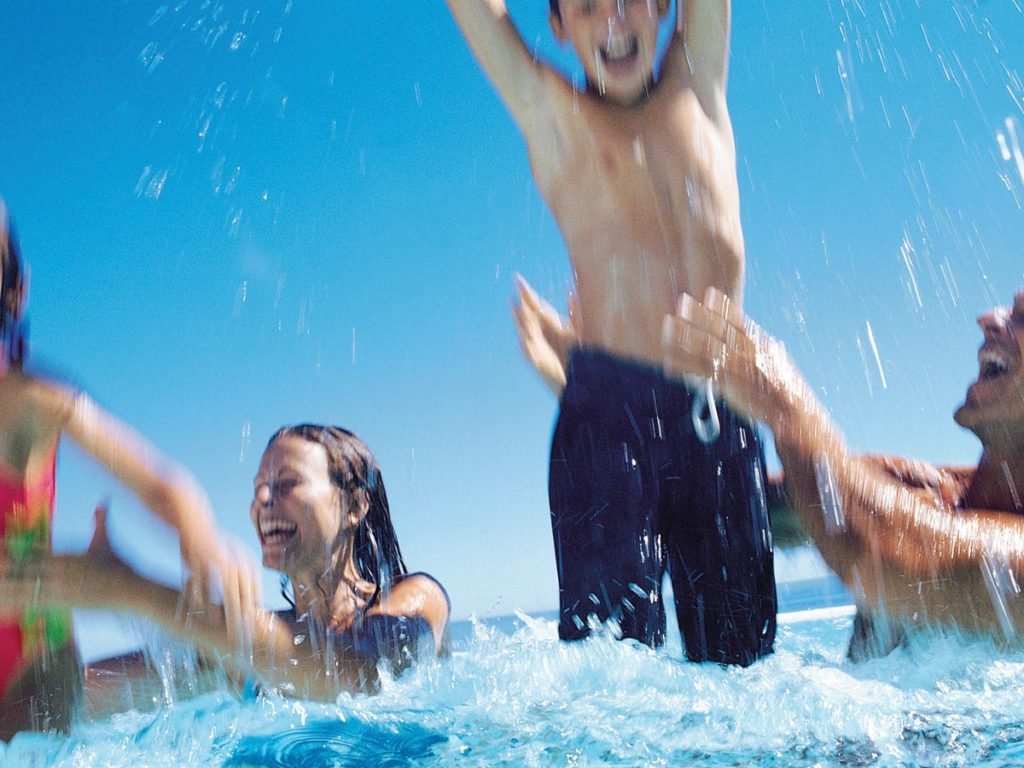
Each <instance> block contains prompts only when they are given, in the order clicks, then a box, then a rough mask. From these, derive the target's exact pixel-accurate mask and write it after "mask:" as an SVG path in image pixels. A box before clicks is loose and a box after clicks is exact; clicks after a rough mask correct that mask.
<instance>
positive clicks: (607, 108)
mask: <svg viewBox="0 0 1024 768" xmlns="http://www.w3.org/2000/svg"><path fill="white" fill-rule="evenodd" d="M563 93H564V95H562V96H560V97H559V98H557V99H556V100H555V101H556V104H555V106H554V108H553V110H552V119H551V121H550V133H549V135H548V136H543V135H541V136H540V137H538V139H535V140H534V141H531V142H530V157H531V165H532V167H533V171H534V176H535V178H536V181H537V184H538V186H539V187H540V190H541V193H542V194H543V195H544V197H545V199H546V200H547V202H548V204H549V205H550V207H551V209H552V211H553V213H554V215H555V218H556V220H557V221H558V224H559V228H560V229H561V232H562V236H563V237H564V238H565V241H566V245H567V246H568V248H569V256H570V259H571V261H572V267H573V272H574V276H575V280H576V287H577V291H578V294H579V301H580V308H581V315H582V317H581V318H580V334H581V342H582V343H583V344H584V345H586V346H594V347H599V348H601V349H604V350H606V351H608V352H611V353H613V354H615V355H617V356H620V357H624V358H628V359H635V360H640V361H643V362H646V363H651V364H654V365H657V366H659V367H660V365H661V358H662V354H661V323H662V317H663V316H664V314H665V313H667V312H673V311H675V306H676V302H677V299H678V296H679V294H680V293H682V292H684V291H685V292H688V293H691V294H694V295H696V296H698V297H700V296H702V295H703V293H704V290H705V289H706V288H707V287H709V286H714V287H716V288H718V289H720V290H722V291H723V292H724V293H726V294H727V295H730V296H733V297H734V298H736V300H742V282H743V236H742V231H741V228H740V217H739V192H738V188H737V180H736V163H735V150H734V148H733V142H732V134H731V128H730V127H729V125H728V120H727V118H726V121H725V122H726V124H725V125H724V126H723V125H717V124H715V123H714V122H712V121H711V120H710V119H709V118H708V116H707V115H706V113H705V111H704V110H703V109H702V107H701V105H700V103H699V101H698V99H697V97H696V95H695V94H694V93H693V91H692V90H689V89H679V88H676V89H674V90H672V91H669V90H666V89H661V88H658V87H656V88H655V89H654V90H653V93H652V94H651V96H650V97H649V98H648V99H647V100H645V101H644V102H643V103H642V104H641V105H638V106H636V107H628V108H627V107H619V106H616V105H613V104H609V103H608V102H606V101H603V100H602V99H600V98H598V97H596V96H594V95H591V94H585V93H575V92H572V91H571V90H570V89H568V88H566V89H565V91H564V92H563ZM557 102H561V103H557Z"/></svg>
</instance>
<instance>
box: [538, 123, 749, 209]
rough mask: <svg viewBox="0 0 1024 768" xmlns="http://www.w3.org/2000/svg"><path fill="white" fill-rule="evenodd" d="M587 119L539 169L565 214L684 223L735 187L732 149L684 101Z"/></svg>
mask: <svg viewBox="0 0 1024 768" xmlns="http://www.w3.org/2000/svg"><path fill="white" fill-rule="evenodd" d="M579 117H580V120H579V122H578V123H577V124H570V125H568V126H565V127H564V128H563V129H562V130H560V131H559V133H560V135H559V137H558V139H557V140H556V141H555V142H554V143H553V146H554V147H555V149H554V150H552V152H551V155H550V157H548V158H546V159H543V163H542V165H543V167H535V172H536V175H537V180H538V183H539V185H540V187H541V191H542V193H543V194H544V195H545V197H546V198H547V200H548V202H549V203H550V204H551V206H552V209H553V210H554V212H555V215H556V217H558V218H559V219H560V220H563V219H565V220H572V219H574V218H577V217H584V218H586V219H588V220H592V219H593V217H595V216H601V215H613V216H616V217H620V216H623V215H626V216H628V217H630V220H631V221H633V222H634V223H637V224H640V223H643V222H644V221H645V220H646V219H648V218H656V219H657V220H659V221H660V222H662V223H664V222H665V221H666V218H668V219H670V220H672V221H677V222H678V223H684V222H685V220H686V219H687V218H690V217H692V216H695V215H701V211H702V209H706V208H708V207H709V206H711V207H715V208H717V207H718V206H719V205H721V204H722V202H723V200H724V199H725V198H724V197H723V191H727V190H729V189H731V188H732V187H734V186H735V162H734V160H733V157H732V155H731V151H730V152H729V153H728V156H726V151H725V150H724V148H723V143H722V141H721V139H720V137H719V136H718V134H717V133H716V132H715V130H714V128H713V126H711V125H710V123H708V121H707V120H706V118H705V117H704V115H703V113H702V112H696V111H694V110H688V109H686V108H685V105H683V106H679V107H678V108H677V109H674V110H668V109H663V110H661V111H657V112H656V111H653V110H652V111H650V112H644V113H641V114H640V115H638V116H635V117H632V119H611V118H609V117H607V116H605V115H600V116H592V117H591V118H590V119H586V117H585V116H584V115H580V116H579ZM535 165H537V163H535ZM563 223H564V222H563Z"/></svg>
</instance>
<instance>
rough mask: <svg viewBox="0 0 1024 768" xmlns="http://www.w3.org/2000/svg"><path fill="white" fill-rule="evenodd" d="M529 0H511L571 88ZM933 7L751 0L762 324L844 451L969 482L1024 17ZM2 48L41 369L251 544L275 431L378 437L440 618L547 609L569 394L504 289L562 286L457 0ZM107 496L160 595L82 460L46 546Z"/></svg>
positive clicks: (254, 9)
mask: <svg viewBox="0 0 1024 768" xmlns="http://www.w3.org/2000/svg"><path fill="white" fill-rule="evenodd" d="M546 5H547V4H546V3H544V2H542V1H541V0H515V1H514V2H511V3H510V8H511V10H512V13H513V15H514V17H515V19H516V20H517V22H518V23H519V24H520V27H521V29H522V31H523V34H524V37H525V39H527V40H528V41H530V43H531V44H535V45H536V47H537V49H538V52H539V53H540V55H542V56H544V57H546V58H548V59H550V60H553V61H556V62H559V63H560V64H561V65H562V66H565V67H568V68H571V67H573V66H574V65H573V62H572V60H571V58H570V57H568V56H567V55H566V53H565V52H564V51H561V50H560V49H559V48H558V47H557V45H556V44H555V42H554V40H553V39H552V37H551V34H550V32H549V31H548V29H547V23H546ZM920 5H921V6H923V7H919V4H918V3H917V2H911V1H910V0H879V1H875V2H852V1H849V2H847V1H844V0H806V1H805V2H799V3H794V2H791V0H763V1H762V2H746V1H744V2H742V3H737V5H736V8H735V10H734V34H733V54H732V64H731V78H730V90H729V102H730V109H731V113H732V117H733V122H734V128H735V132H736V138H737V146H738V154H739V162H738V165H739V168H738V171H739V178H740V184H741V195H742V201H743V221H744V227H745V234H746V241H747V258H748V287H747V309H748V311H749V313H750V314H751V315H752V316H753V317H754V318H755V319H756V320H758V322H760V323H761V324H762V325H764V326H765V327H766V328H768V329H769V330H770V331H772V332H773V333H775V334H776V335H778V336H780V337H781V338H783V339H784V340H785V342H786V344H787V346H788V348H789V349H790V351H791V353H792V354H793V356H794V357H795V358H796V359H797V361H798V363H799V364H800V366H801V367H802V368H803V369H804V371H805V372H806V374H807V375H808V377H809V379H810V380H811V382H812V383H813V384H814V386H815V388H816V389H817V391H818V392H819V394H820V396H821V397H822V399H823V400H824V401H825V402H826V403H827V404H828V405H829V406H830V407H831V408H832V410H833V413H834V414H835V416H836V418H837V420H838V421H839V423H840V424H841V425H842V426H843V428H844V430H845V432H846V434H847V436H848V438H849V440H850V442H851V443H852V444H853V445H854V446H855V447H857V448H860V449H865V450H868V449H870V450H876V451H898V452H902V453H908V454H912V455H916V456H921V457H924V458H927V459H931V460H935V461H948V462H954V463H959V462H970V461H973V460H974V459H975V458H976V456H977V447H976V443H975V442H974V441H973V440H972V438H971V437H970V436H969V435H966V434H963V433H961V432H959V430H958V429H957V428H956V427H955V425H954V424H953V422H952V419H951V418H950V414H951V413H952V410H953V408H954V407H955V406H956V405H957V404H958V403H959V402H961V400H962V397H963V394H964V391H965V388H966V385H967V383H968V381H969V380H971V379H972V378H973V377H974V375H975V372H976V364H975V350H976V348H977V346H978V344H979V343H980V334H979V333H978V332H977V330H976V329H975V327H974V325H973V318H974V316H975V315H976V314H977V313H978V312H979V311H981V310H982V309H984V308H986V307H988V306H990V305H992V304H994V303H1006V302H1007V300H1008V299H1009V298H1010V297H1011V295H1012V292H1013V290H1014V289H1015V288H1016V287H1018V286H1020V285H1022V284H1024V259H1022V258H1021V253H1020V243H1021V241H1022V235H1024V219H1022V216H1021V204H1022V201H1024V177H1022V170H1024V163H1022V164H1021V165H1020V166H1018V163H1017V162H1015V160H1014V157H1013V153H1014V148H1015V146H1016V144H1017V142H1018V138H1017V137H1018V136H1020V138H1024V135H1021V134H1024V116H1022V113H1021V104H1022V103H1024V86H1022V82H1021V78H1020V75H1019V72H1018V69H1019V66H1020V63H1021V53H1020V49H1019V41H1020V40H1022V39H1024V19H1022V13H1021V10H1020V8H1019V7H1018V6H1017V5H1016V4H1015V3H1014V2H1013V1H1012V0H977V1H976V2H975V1H968V0H949V2H941V3H923V4H920ZM0 29H3V30H5V41H4V44H3V45H2V46H0V87H2V89H3V90H2V94H3V104H4V108H3V109H2V110H0V195H3V197H4V198H5V199H6V200H7V202H8V204H9V206H10V208H11V210H12V212H13V214H14V216H15V219H16V222H17V225H18V227H19V231H20V235H21V239H22V245H23V250H24V253H25V255H26V257H27V259H28V260H29V262H30V265H31V270H32V272H31V292H32V295H31V305H30V320H31V341H32V355H33V357H34V360H35V361H36V363H37V364H38V365H40V366H42V367H44V368H45V369H46V370H49V371H51V372H52V373H54V374H55V375H58V376H60V377H62V378H65V379H67V380H70V381H72V382H74V383H75V384H76V385H78V386H81V387H83V388H85V389H87V390H88V391H89V392H90V393H91V394H92V395H93V396H94V397H95V398H96V399H97V400H98V401H99V402H100V403H101V404H103V405H104V406H106V407H107V408H109V409H110V410H112V411H113V412H115V413H116V414H118V415H119V416H121V417H122V418H124V419H126V420H127V421H129V422H130V423H132V424H133V425H135V426H136V427H137V428H139V429H140V430H141V431H142V432H143V433H145V434H146V435H147V436H148V437H149V438H150V439H151V440H152V441H153V442H154V443H156V444H157V445H158V446H159V447H160V448H161V449H162V450H163V451H165V452H166V453H168V454H170V455H171V456H174V457H176V458H177V459H179V460H180V461H182V462H183V463H185V464H186V465H187V466H189V467H190V468H191V469H192V470H193V472H194V473H195V474H196V476H197V477H198V478H199V480H200V482H201V483H202V484H203V486H204V487H205V488H206V489H207V491H208V493H209V495H210V498H211V500H212V502H213V505H214V508H215V510H216V514H217V517H218V520H219V522H220V523H221V524H222V525H223V526H224V527H225V528H226V529H227V530H229V531H230V532H231V533H232V534H233V535H235V536H237V537H238V538H239V539H240V540H241V541H242V542H243V543H244V544H245V545H246V546H248V547H250V548H252V549H253V550H255V548H256V539H255V535H254V534H253V533H252V532H251V530H250V527H249V523H248V505H249V500H250V496H251V483H252V476H253V474H254V472H255V468H256V464H257V462H258V458H259V453H260V451H261V449H262V447H263V445H264V443H265V442H266V439H267V438H268V436H269V435H270V434H271V432H273V431H274V430H275V429H276V428H277V427H278V426H280V425H282V424H285V423H293V422H298V421H325V422H333V423H338V424H341V425H344V426H346V427H349V428H351V429H353V430H355V431H356V432H358V433H359V434H361V435H362V436H363V437H364V438H365V439H366V440H367V442H368V443H369V444H370V446H371V447H372V448H373V450H374V451H375V453H376V455H377V457H378V459H379V460H380V462H381V465H382V467H383V472H384V477H385V480H386V482H387V486H388V491H389V495H390V497H391V501H392V509H393V514H394V518H395V522H396V526H397V528H398V532H399V536H400V538H401V541H402V545H403V548H404V549H405V551H406V555H407V560H408V561H409V563H410V565H411V566H412V567H413V568H415V569H417V570H428V571H431V572H433V573H434V574H435V575H437V576H438V577H439V578H441V579H442V581H444V583H445V584H446V585H447V586H448V587H449V590H450V592H451V594H452V597H453V600H454V603H455V615H456V616H457V617H464V616H466V615H467V614H469V613H470V612H477V613H479V614H481V615H488V614H495V613H498V614H501V613H509V612H511V611H512V610H514V609H517V608H519V609H525V610H536V609H546V608H552V607H554V606H555V604H556V591H555V589H556V581H555V573H554V561H553V555H552V545H551V535H550V530H549V526H548V513H547V500H546V482H547V481H546V476H547V449H548V440H549V436H550V430H551V426H552V419H553V415H554V405H555V404H554V401H553V399H552V398H551V396H550V395H549V394H548V392H547V391H546V389H545V388H544V387H543V385H542V384H541V383H540V382H539V380H538V379H537V378H536V377H535V376H534V374H533V373H532V371H531V370H530V369H529V368H528V367H527V366H526V364H525V363H524V362H523V361H522V360H521V359H520V357H519V353H518V349H517V346H516V340H515V332H514V328H513V325H512V321H511V318H510V314H509V301H510V298H511V295H512V290H513V283H512V274H513V273H514V272H521V273H523V274H525V275H526V276H527V278H528V279H529V280H530V281H531V282H533V284H534V285H535V286H536V287H537V288H538V289H539V290H540V291H541V292H542V293H544V294H546V295H548V296H551V297H552V298H553V299H555V301H556V303H558V304H559V305H562V306H564V297H565V293H566V290H567V288H568V286H569V284H570V272H569V269H568V264H567V260H566V255H565V249H564V246H563V244H562V241H561V239H560V237H559V234H558V231H557V228H556V227H555V224H554V222H553V221H552V219H551V217H550V215H549V214H548V212H547V211H546V209H545V207H544V205H543V203H542V202H541V200H540V199H539V197H538V195H537V193H536V191H535V189H534V187H533V183H532V181H531V179H530V174H529V170H528V166H527V160H526V155H525V148H524V146H523V142H522V140H521V138H520V136H519V135H518V133H517V131H516V128H515V126H514V125H513V123H512V121H511V119H510V118H509V117H508V115H507V113H506V112H505V110H504V108H503V107H502V105H501V103H500V102H499V101H498V99H497V97H496V96H495V94H494V93H493V91H492V89H491V87H490V85H489V84H488V82H487V81H486V80H485V79H484V77H483V76H482V74H481V73H480V72H479V70H478V68H477V66H476V64H475V62H474V61H473V60H472V58H471V56H470V54H469V52H468V50H467V48H466V46H465V45H464V43H463V41H462V40H461V38H460V35H459V33H458V30H457V28H456V27H455V25H454V23H453V22H452V20H451V19H450V18H449V15H448V12H447V10H446V7H445V6H444V4H443V3H442V2H440V0H436V1H434V2H418V1H410V0H391V2H379V3H373V4H365V3H354V2H343V3H339V2H323V1H321V2H315V1H313V0H307V1H306V2H285V1H284V0H275V1H274V2H267V3H263V4H261V5H254V4H250V3H246V2H242V1H236V0H215V1H214V2H200V0H181V1H180V2H178V3H177V4H175V5H166V6H165V5H162V4H161V3H160V2H158V0H152V1H149V0H147V1H145V2H127V1H126V0H121V1H120V2H113V3H98V4H78V3H73V4H66V3H58V2H55V0H5V2H4V3H3V4H2V5H0ZM1003 146H1005V147H1006V152H1005V153H1004V152H1003V150H1002V147H1003ZM1017 151H1018V152H1019V150H1017ZM876 350H877V353H876ZM108 496H109V497H111V498H112V504H113V514H114V521H113V527H114V538H115V544H116V546H117V547H118V548H119V549H120V550H121V551H123V552H125V553H126V556H128V557H129V558H130V559H131V560H132V562H135V563H138V564H139V565H140V567H142V568H144V569H147V570H148V572H151V573H154V574H157V575H161V576H164V577H168V578H169V577H171V576H173V574H174V573H175V557H176V548H175V545H174V543H173V542H172V541H171V540H170V537H169V535H168V533H167V532H166V531H164V530H162V529H160V528H159V527H157V526H155V525H153V524H150V523H149V522H147V521H146V520H145V519H144V516H143V515H141V514H139V510H138V507H137V505H136V504H135V503H134V502H133V501H132V500H131V498H130V497H129V496H128V494H127V493H126V492H124V491H123V490H121V489H119V488H118V487H116V485H115V484H114V483H113V482H112V481H111V480H109V479H108V478H107V477H106V476H105V475H104V473H103V472H101V471H99V470H98V469H96V468H95V467H94V466H93V465H92V464H91V463H90V462H88V461H87V460H85V459H84V458H83V457H82V456H81V455H80V454H78V453H77V452H76V450H75V449H74V448H73V447H72V446H70V445H65V447H64V450H63V453H62V457H61V464H60V484H59V490H58V517H57V530H56V538H57V544H58V546H59V547H62V548H75V547H81V546H84V544H85V542H86V541H87V538H88V532H89V526H90V514H91V510H92V508H93V506H94V504H95V502H96V501H97V500H98V499H100V498H102V497H108ZM270 583H271V582H268V589H270V587H269V584H270Z"/></svg>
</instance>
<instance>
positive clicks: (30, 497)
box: [0, 448, 70, 699]
mask: <svg viewBox="0 0 1024 768" xmlns="http://www.w3.org/2000/svg"><path fill="white" fill-rule="evenodd" d="M56 467H57V451H56V448H54V452H53V455H52V456H51V457H50V459H49V461H48V463H47V465H46V467H45V468H44V469H43V470H42V471H41V472H39V473H38V475H37V477H36V478H34V479H33V480H32V482H31V483H28V482H26V481H25V480H24V479H13V477H14V475H15V473H14V472H12V470H10V468H8V467H6V466H3V465H0V544H2V545H3V546H4V548H5V549H6V553H7V555H8V556H10V557H11V558H12V559H13V560H14V561H17V560H18V559H19V558H21V557H26V556H30V553H31V551H32V550H34V549H36V548H39V547H44V548H46V549H49V547H50V524H51V521H52V518H53V499H54V491H55V480H56ZM60 613H61V615H60V616H58V615H56V613H55V612H54V613H53V615H51V612H49V611H45V612H40V611H27V612H26V613H25V615H24V616H23V617H22V620H21V621H19V622H9V621H3V622H0V699H2V698H3V697H4V696H5V695H6V694H7V689H8V687H9V686H10V685H11V683H12V682H13V681H14V680H15V679H17V677H18V676H19V675H20V674H21V673H22V672H24V670H25V669H26V668H27V667H28V666H29V665H31V664H32V663H33V662H34V661H35V660H36V659H37V658H38V656H39V655H40V654H41V653H42V651H43V649H44V647H45V646H46V645H47V644H50V645H52V644H53V641H54V640H59V639H61V637H60V636H61V635H63V638H62V639H63V640H64V642H67V640H68V639H70V623H69V619H70V617H69V616H68V614H67V612H60ZM58 624H62V625H63V628H64V631H63V632H62V631H61V630H60V628H59V627H58V626H57V625H58Z"/></svg>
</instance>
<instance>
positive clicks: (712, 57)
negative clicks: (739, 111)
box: [665, 0, 732, 121]
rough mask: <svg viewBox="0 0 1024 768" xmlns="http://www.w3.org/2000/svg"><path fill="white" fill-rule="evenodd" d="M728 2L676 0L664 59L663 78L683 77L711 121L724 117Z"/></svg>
mask: <svg viewBox="0 0 1024 768" xmlns="http://www.w3.org/2000/svg"><path fill="white" fill-rule="evenodd" d="M731 16H732V0H676V30H675V33H674V35H673V37H672V43H671V45H670V48H669V51H668V53H667V55H666V59H665V66H666V74H667V75H669V76H671V75H670V74H669V73H670V72H672V71H673V70H676V71H678V72H680V73H683V74H684V76H685V77H686V78H687V80H688V81H689V85H690V87H692V88H693V90H694V91H695V92H696V93H697V97H698V98H699V99H700V102H701V105H702V106H703V107H704V111H705V112H706V113H707V114H708V115H709V116H710V117H711V118H712V119H713V120H715V121H718V120H719V119H720V118H725V117H728V112H727V111H726V105H725V88H726V82H727V80H728V74H729V29H730V21H731Z"/></svg>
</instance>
